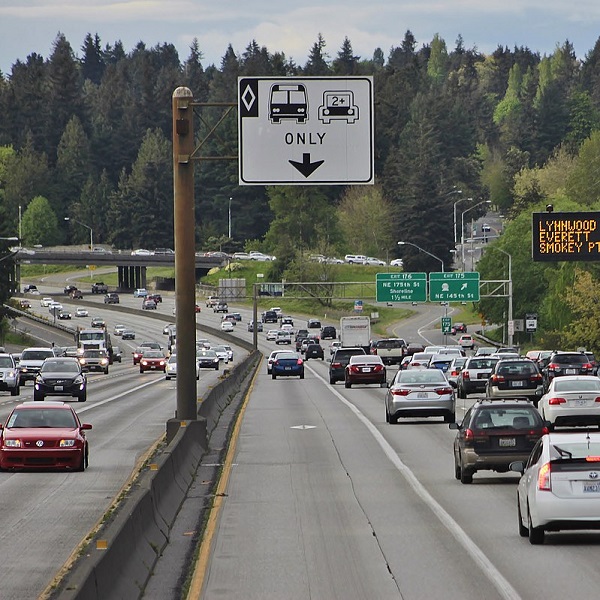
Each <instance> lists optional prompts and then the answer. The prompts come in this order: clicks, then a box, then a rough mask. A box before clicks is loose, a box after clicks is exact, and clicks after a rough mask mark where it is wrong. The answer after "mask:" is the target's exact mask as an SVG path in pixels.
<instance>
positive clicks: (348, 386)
mask: <svg viewBox="0 0 600 600" xmlns="http://www.w3.org/2000/svg"><path fill="white" fill-rule="evenodd" d="M344 387H345V388H347V389H350V388H351V387H352V384H351V383H350V382H349V381H348V380H346V381H344Z"/></svg>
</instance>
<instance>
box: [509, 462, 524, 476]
mask: <svg viewBox="0 0 600 600" xmlns="http://www.w3.org/2000/svg"><path fill="white" fill-rule="evenodd" d="M508 468H509V469H510V470H511V471H515V472H516V473H521V475H523V473H524V472H525V463H524V462H523V461H522V460H515V461H514V462H511V463H510V465H508Z"/></svg>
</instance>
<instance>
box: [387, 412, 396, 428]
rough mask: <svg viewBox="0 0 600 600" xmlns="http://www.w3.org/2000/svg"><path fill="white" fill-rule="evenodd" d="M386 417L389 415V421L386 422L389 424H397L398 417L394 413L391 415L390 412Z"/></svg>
mask: <svg viewBox="0 0 600 600" xmlns="http://www.w3.org/2000/svg"><path fill="white" fill-rule="evenodd" d="M388 417H389V421H388V423H389V424H390V425H397V424H398V417H395V416H394V415H392V414H391V413H388Z"/></svg>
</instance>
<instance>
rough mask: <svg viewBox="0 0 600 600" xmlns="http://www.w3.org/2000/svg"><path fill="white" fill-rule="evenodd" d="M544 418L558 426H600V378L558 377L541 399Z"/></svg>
mask: <svg viewBox="0 0 600 600" xmlns="http://www.w3.org/2000/svg"><path fill="white" fill-rule="evenodd" d="M538 410H539V411H540V413H541V415H542V418H543V419H544V420H546V421H549V422H550V423H551V427H552V428H553V427H554V426H555V425H559V426H560V425H571V426H573V425H600V379H598V377H594V376H592V375H565V376H564V377H555V378H554V379H553V380H552V382H551V383H550V386H549V387H548V391H547V392H546V393H545V394H544V395H543V396H542V397H541V398H540V401H539V403H538Z"/></svg>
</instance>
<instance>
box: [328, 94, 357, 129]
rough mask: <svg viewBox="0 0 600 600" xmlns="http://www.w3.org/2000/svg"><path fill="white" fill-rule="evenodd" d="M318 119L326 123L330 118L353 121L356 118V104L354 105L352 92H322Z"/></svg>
mask: <svg viewBox="0 0 600 600" xmlns="http://www.w3.org/2000/svg"><path fill="white" fill-rule="evenodd" d="M319 119H320V120H321V121H322V122H323V123H325V124H326V125H328V124H329V123H331V121H332V120H334V121H346V122H347V123H354V122H355V121H356V120H357V119H358V106H354V93H353V92H352V91H350V90H343V91H341V92H334V91H329V92H323V104H322V106H319Z"/></svg>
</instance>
